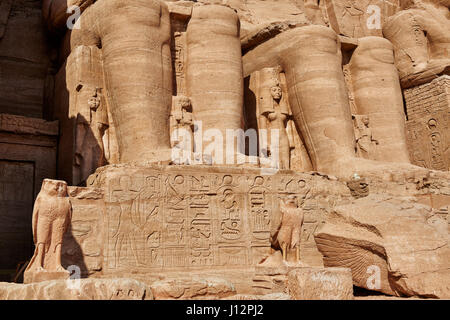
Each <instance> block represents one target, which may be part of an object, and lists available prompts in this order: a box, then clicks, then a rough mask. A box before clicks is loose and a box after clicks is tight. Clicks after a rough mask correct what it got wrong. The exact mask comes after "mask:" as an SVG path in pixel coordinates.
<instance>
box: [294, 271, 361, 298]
mask: <svg viewBox="0 0 450 320" xmlns="http://www.w3.org/2000/svg"><path fill="white" fill-rule="evenodd" d="M288 289H289V295H290V296H291V297H292V299H293V300H352V299H353V281H352V274H351V270H350V269H345V268H323V269H320V268H299V269H295V270H293V271H291V272H289V274H288Z"/></svg>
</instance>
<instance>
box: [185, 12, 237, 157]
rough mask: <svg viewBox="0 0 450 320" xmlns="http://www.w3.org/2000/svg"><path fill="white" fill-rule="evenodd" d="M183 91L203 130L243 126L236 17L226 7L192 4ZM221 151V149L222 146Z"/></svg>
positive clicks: (224, 131) (224, 133) (222, 129)
mask: <svg viewBox="0 0 450 320" xmlns="http://www.w3.org/2000/svg"><path fill="white" fill-rule="evenodd" d="M186 83H187V95H188V96H189V97H190V98H191V101H192V109H193V114H194V117H195V120H196V121H201V123H202V127H203V128H202V129H203V132H205V131H206V130H210V129H216V130H219V131H220V132H221V134H222V137H224V138H225V137H226V130H227V129H231V130H237V129H242V128H243V100H244V85H243V74H242V53H241V42H240V38H239V18H238V16H237V14H236V12H235V11H234V10H232V9H230V8H228V7H225V6H219V5H208V6H201V7H194V8H193V12H192V17H191V20H190V22H189V25H188V28H187V68H186ZM224 151H225V149H224Z"/></svg>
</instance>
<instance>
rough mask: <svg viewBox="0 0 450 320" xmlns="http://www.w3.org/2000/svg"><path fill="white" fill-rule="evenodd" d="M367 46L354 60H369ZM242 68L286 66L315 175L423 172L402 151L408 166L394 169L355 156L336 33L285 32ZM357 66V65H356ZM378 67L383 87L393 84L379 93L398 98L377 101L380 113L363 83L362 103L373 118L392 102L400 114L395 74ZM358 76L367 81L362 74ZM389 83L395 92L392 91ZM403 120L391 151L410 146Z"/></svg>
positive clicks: (246, 72)
mask: <svg viewBox="0 0 450 320" xmlns="http://www.w3.org/2000/svg"><path fill="white" fill-rule="evenodd" d="M365 47H366V48H367V46H366V45H365V44H364V41H363V43H362V48H361V49H362V50H361V51H360V53H357V55H356V56H355V61H357V60H356V59H359V58H362V57H363V56H364V54H365V53H364V54H363V52H364V48H365ZM380 50H381V52H383V51H384V52H385V53H386V51H385V50H386V44H385V43H384V48H383V46H382V47H381V49H380ZM391 54H392V53H391ZM243 63H244V76H248V75H249V74H251V73H252V72H254V71H257V70H260V69H262V68H266V67H273V66H276V65H281V66H282V68H283V70H284V71H285V73H286V77H287V82H288V87H289V99H290V104H291V108H292V112H293V115H294V117H295V121H296V124H297V127H298V128H299V129H300V131H301V134H302V135H303V138H304V140H305V144H306V147H307V149H308V153H309V155H310V158H311V160H312V163H313V167H314V169H315V170H318V171H321V172H324V173H328V174H333V175H336V176H339V177H344V178H349V177H350V176H352V175H353V174H354V173H367V174H369V173H370V174H379V173H381V172H386V171H389V169H390V168H392V169H394V170H398V171H400V170H403V169H404V170H405V171H408V170H409V171H411V170H413V169H414V168H416V169H417V170H418V169H419V168H417V167H414V166H412V165H411V164H409V163H408V162H409V161H408V159H407V156H406V155H404V152H402V151H398V152H400V154H401V155H402V156H403V158H402V159H401V160H400V161H401V162H402V161H403V162H402V163H395V164H391V165H388V164H387V163H386V162H378V161H371V160H366V159H362V158H357V157H356V153H355V134H354V130H353V125H352V118H351V114H350V106H349V102H348V97H347V93H346V89H345V81H344V76H343V71H342V62H341V51H340V43H339V39H338V36H337V35H336V34H335V33H334V32H333V31H332V30H331V29H329V28H326V27H322V26H307V27H301V28H296V29H293V30H290V31H286V32H283V33H281V34H280V35H278V36H276V37H274V38H273V39H271V40H269V41H266V42H264V43H262V44H261V45H259V46H258V47H256V48H254V49H252V50H251V51H249V52H248V53H247V54H246V55H245V56H244V57H243ZM354 64H355V65H356V62H354ZM377 65H378V66H381V69H380V70H377V71H376V72H375V73H376V75H377V76H378V77H379V80H377V81H381V82H383V80H382V79H384V81H386V82H387V83H388V84H387V85H385V86H383V88H384V89H383V90H382V91H381V92H379V94H382V95H389V94H394V97H386V98H385V99H386V100H382V101H381V100H380V101H378V102H377V104H376V108H374V109H372V108H371V103H370V101H369V100H370V98H371V96H372V93H371V92H370V90H368V91H365V89H364V83H363V82H361V81H360V84H361V87H360V90H361V91H359V95H358V99H359V101H360V103H362V104H364V106H363V107H362V108H363V110H365V111H367V112H368V113H369V114H370V113H374V114H378V113H379V112H381V111H382V110H386V109H385V108H386V106H382V107H381V106H380V104H381V103H390V104H392V102H394V106H391V109H389V110H388V111H389V112H393V111H392V110H396V111H395V112H397V111H398V109H399V102H398V101H397V100H398V98H399V96H398V90H397V89H398V88H396V86H395V81H394V79H393V73H392V72H393V69H392V68H391V67H390V66H389V65H384V64H383V62H379V63H378V64H377ZM360 66H361V68H365V66H363V65H360ZM370 70H371V69H370ZM370 70H369V71H370ZM360 71H361V72H363V70H360ZM371 72H374V71H373V70H372V71H371ZM369 75H370V72H369ZM357 77H358V76H357ZM359 77H363V76H362V75H361V74H360V75H359ZM361 79H362V78H361ZM389 83H390V85H394V87H393V88H391V87H389V88H387V86H388V85H389ZM397 85H398V83H397ZM361 88H362V89H361ZM363 89H364V90H363ZM390 99H393V100H392V101H391V100H390ZM399 119H400V115H399V114H398V113H397V114H396V116H395V119H394V122H393V128H391V127H389V131H390V132H394V134H395V135H396V136H397V138H398V139H400V140H402V141H400V142H397V141H395V142H394V141H391V140H389V139H387V138H386V137H384V140H385V141H387V143H388V145H387V148H388V149H389V148H391V149H392V148H394V147H395V146H396V145H398V146H402V145H403V144H404V143H405V142H404V134H402V133H401V132H400V129H399V127H401V125H400V124H399V121H400V120H399ZM402 150H403V149H402Z"/></svg>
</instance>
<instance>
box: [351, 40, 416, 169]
mask: <svg viewBox="0 0 450 320" xmlns="http://www.w3.org/2000/svg"><path fill="white" fill-rule="evenodd" d="M350 71H351V77H352V84H353V88H354V95H355V103H356V106H357V108H358V114H363V115H367V116H369V119H370V127H371V128H372V133H373V138H374V139H375V140H376V141H377V142H378V146H377V148H376V154H375V156H376V158H375V159H373V160H380V161H387V162H404V163H409V162H410V160H409V153H408V148H407V145H406V129H405V122H406V116H405V112H404V109H403V97H402V90H401V88H400V81H399V78H398V72H397V69H396V67H395V65H394V55H393V46H392V44H391V43H390V42H389V41H388V40H386V39H384V38H381V37H366V38H361V39H359V43H358V48H357V49H356V50H355V52H354V53H353V56H352V59H351V61H350Z"/></svg>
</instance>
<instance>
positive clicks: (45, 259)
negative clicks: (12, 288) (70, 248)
mask: <svg viewBox="0 0 450 320" xmlns="http://www.w3.org/2000/svg"><path fill="white" fill-rule="evenodd" d="M71 216H72V206H71V203H70V200H69V197H68V194H67V183H66V182H64V181H58V180H50V179H45V180H44V182H43V183H42V189H41V192H39V194H38V196H37V198H36V202H35V204H34V210H33V239H34V243H35V246H36V249H35V252H34V255H33V257H32V258H31V261H30V264H29V265H28V267H27V269H26V271H25V272H26V273H27V272H30V273H34V272H43V271H53V272H63V273H67V275H68V274H69V272H68V271H66V270H65V269H64V268H63V266H62V265H61V246H62V242H63V236H64V233H65V232H66V230H67V227H68V225H69V223H70V220H71Z"/></svg>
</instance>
